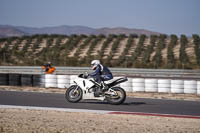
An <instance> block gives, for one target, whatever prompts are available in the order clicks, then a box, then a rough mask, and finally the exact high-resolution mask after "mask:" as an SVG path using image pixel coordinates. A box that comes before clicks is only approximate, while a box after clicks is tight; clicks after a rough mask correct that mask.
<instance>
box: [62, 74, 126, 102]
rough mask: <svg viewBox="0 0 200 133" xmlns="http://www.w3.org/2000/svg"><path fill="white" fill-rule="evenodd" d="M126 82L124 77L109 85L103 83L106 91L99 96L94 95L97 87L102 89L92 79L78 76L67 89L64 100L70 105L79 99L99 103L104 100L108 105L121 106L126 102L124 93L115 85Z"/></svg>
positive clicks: (83, 75)
mask: <svg viewBox="0 0 200 133" xmlns="http://www.w3.org/2000/svg"><path fill="white" fill-rule="evenodd" d="M127 80H128V79H127V78H126V77H125V78H119V79H116V80H114V81H112V82H110V83H107V82H106V81H105V82H104V85H105V86H106V87H107V89H106V91H102V93H101V94H99V95H96V93H95V92H96V89H97V88H98V87H99V88H102V87H101V84H99V83H97V82H95V80H94V79H93V78H91V77H88V76H86V75H85V74H80V75H78V78H77V79H75V80H74V81H73V82H74V83H73V84H72V85H70V87H69V88H67V90H66V93H65V98H66V99H67V101H69V102H72V103H75V102H79V101H80V100H81V99H93V100H101V101H104V100H106V101H107V102H108V103H110V104H115V105H118V104H122V103H123V102H124V101H125V100H126V92H125V91H124V89H123V88H121V87H118V86H116V85H118V84H120V83H122V82H125V81H127ZM105 86H104V87H105ZM103 89H104V88H103Z"/></svg>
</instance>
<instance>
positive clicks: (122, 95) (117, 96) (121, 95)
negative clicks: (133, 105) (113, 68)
mask: <svg viewBox="0 0 200 133" xmlns="http://www.w3.org/2000/svg"><path fill="white" fill-rule="evenodd" d="M112 90H114V94H111V95H106V100H107V101H108V103H110V104H114V105H119V104H122V103H123V102H124V101H125V100H126V92H125V91H124V89H122V88H121V87H113V88H112Z"/></svg>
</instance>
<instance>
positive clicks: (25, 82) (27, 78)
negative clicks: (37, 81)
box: [21, 74, 33, 86]
mask: <svg viewBox="0 0 200 133" xmlns="http://www.w3.org/2000/svg"><path fill="white" fill-rule="evenodd" d="M21 85H22V86H33V75H29V74H22V75H21Z"/></svg>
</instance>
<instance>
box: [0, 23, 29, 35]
mask: <svg viewBox="0 0 200 133" xmlns="http://www.w3.org/2000/svg"><path fill="white" fill-rule="evenodd" d="M23 35H25V33H24V32H23V31H20V30H18V29H17V28H15V27H12V26H7V25H5V26H1V25H0V37H11V36H23Z"/></svg>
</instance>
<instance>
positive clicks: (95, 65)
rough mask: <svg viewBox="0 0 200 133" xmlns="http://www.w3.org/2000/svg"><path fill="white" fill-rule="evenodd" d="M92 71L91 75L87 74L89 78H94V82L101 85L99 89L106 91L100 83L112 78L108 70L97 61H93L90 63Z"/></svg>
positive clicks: (102, 83)
mask: <svg viewBox="0 0 200 133" xmlns="http://www.w3.org/2000/svg"><path fill="white" fill-rule="evenodd" d="M91 67H92V70H95V71H94V72H93V73H90V74H88V75H89V76H91V77H94V78H95V79H96V81H97V82H98V83H99V84H100V85H101V87H100V89H103V91H106V90H107V89H108V87H107V86H106V85H105V84H104V82H102V81H107V80H110V79H112V78H113V76H112V73H111V72H110V70H109V69H108V68H107V67H106V66H103V65H102V64H101V63H100V61H99V60H93V61H92V62H91Z"/></svg>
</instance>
